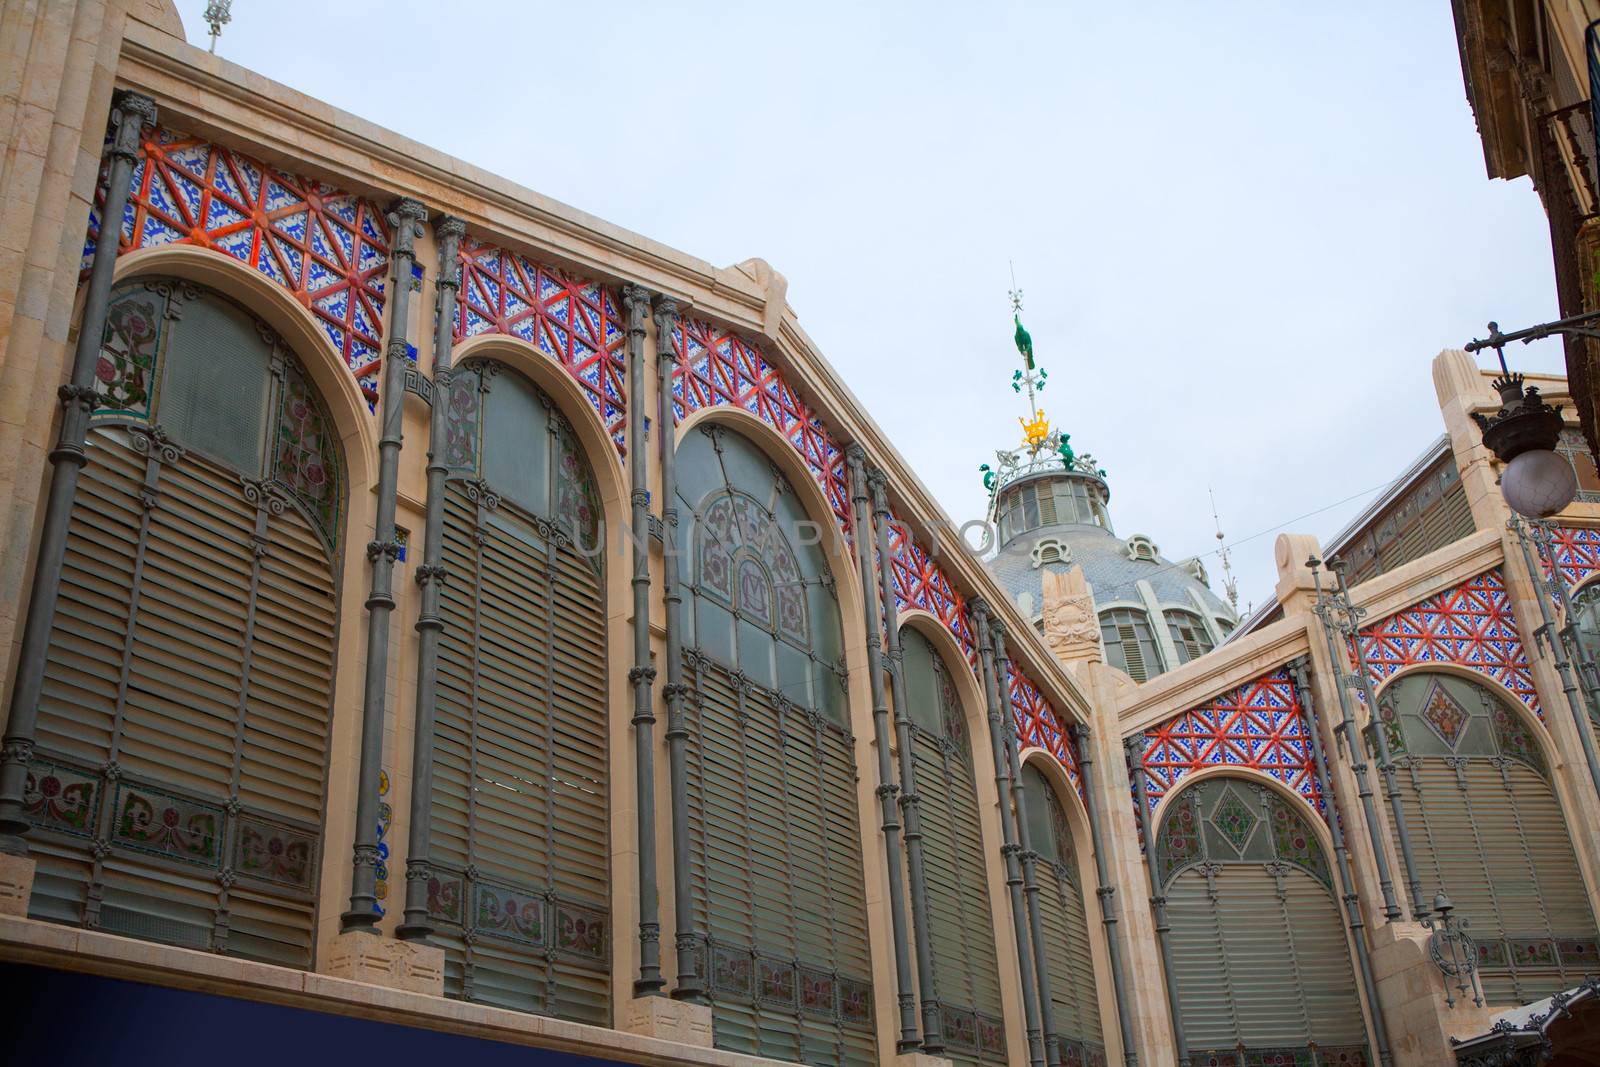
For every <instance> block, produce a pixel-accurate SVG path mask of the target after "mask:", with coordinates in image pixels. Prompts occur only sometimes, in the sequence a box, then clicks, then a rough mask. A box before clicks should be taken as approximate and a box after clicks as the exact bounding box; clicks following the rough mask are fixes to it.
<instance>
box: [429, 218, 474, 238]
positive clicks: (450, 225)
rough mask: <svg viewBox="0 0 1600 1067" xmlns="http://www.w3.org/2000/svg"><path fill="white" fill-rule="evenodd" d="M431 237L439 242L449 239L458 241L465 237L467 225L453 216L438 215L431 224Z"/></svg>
mask: <svg viewBox="0 0 1600 1067" xmlns="http://www.w3.org/2000/svg"><path fill="white" fill-rule="evenodd" d="M433 235H434V236H435V237H436V238H438V239H439V240H441V241H442V240H444V239H446V238H449V237H453V238H455V239H456V240H458V241H459V240H461V238H463V237H465V236H466V235H467V224H466V223H465V222H463V221H462V220H460V219H458V218H456V217H455V216H454V215H440V216H439V218H438V220H437V221H435V222H434V224H433Z"/></svg>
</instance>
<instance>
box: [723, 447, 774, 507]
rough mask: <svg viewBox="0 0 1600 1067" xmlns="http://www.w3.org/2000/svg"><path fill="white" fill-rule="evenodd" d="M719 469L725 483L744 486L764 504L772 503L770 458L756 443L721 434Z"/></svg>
mask: <svg viewBox="0 0 1600 1067" xmlns="http://www.w3.org/2000/svg"><path fill="white" fill-rule="evenodd" d="M722 469H723V471H724V472H725V473H726V474H727V477H728V485H729V486H731V487H733V488H735V489H743V490H744V491H745V492H747V493H749V494H750V495H751V496H753V497H755V498H756V500H758V501H760V503H761V505H762V506H763V507H770V506H771V504H772V486H773V469H772V461H771V460H770V459H768V458H767V455H766V453H765V452H762V451H761V450H760V449H759V448H757V447H756V446H755V445H753V444H751V443H750V442H749V441H747V440H746V439H744V438H743V437H740V436H739V435H738V434H734V433H724V434H723V435H722Z"/></svg>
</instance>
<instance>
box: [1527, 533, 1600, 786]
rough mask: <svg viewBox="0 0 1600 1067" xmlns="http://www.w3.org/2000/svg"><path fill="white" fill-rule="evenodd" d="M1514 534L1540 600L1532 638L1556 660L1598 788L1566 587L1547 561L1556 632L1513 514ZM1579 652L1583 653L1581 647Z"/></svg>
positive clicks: (1599, 774) (1599, 762) (1599, 758)
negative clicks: (1559, 608) (1558, 602)
mask: <svg viewBox="0 0 1600 1067" xmlns="http://www.w3.org/2000/svg"><path fill="white" fill-rule="evenodd" d="M1506 525H1507V526H1510V527H1511V529H1512V530H1513V531H1514V532H1515V533H1516V535H1517V543H1518V544H1519V545H1521V546H1522V560H1523V562H1524V564H1526V566H1527V568H1528V578H1529V580H1530V581H1532V582H1533V599H1534V600H1536V601H1537V602H1538V604H1539V618H1540V620H1541V621H1542V622H1543V625H1542V626H1540V627H1539V628H1538V629H1537V630H1535V631H1534V632H1533V636H1534V637H1535V639H1537V640H1539V641H1542V642H1543V643H1544V647H1545V650H1546V651H1547V652H1549V653H1550V659H1551V660H1552V661H1553V662H1554V663H1555V668H1556V673H1557V674H1558V675H1560V677H1561V692H1562V694H1563V695H1564V696H1565V697H1566V699H1567V707H1568V709H1570V710H1571V712H1572V721H1573V723H1574V724H1575V725H1576V726H1577V728H1578V742H1579V744H1581V745H1582V746H1583V758H1584V760H1585V762H1586V763H1587V764H1588V766H1589V781H1590V782H1591V783H1592V784H1593V785H1594V787H1595V789H1596V791H1600V755H1597V754H1596V753H1595V745H1594V728H1593V725H1592V724H1591V723H1590V722H1589V714H1588V709H1587V708H1586V707H1585V706H1584V699H1583V696H1582V695H1581V694H1580V693H1579V692H1578V683H1577V681H1576V679H1574V678H1573V669H1572V664H1571V663H1570V662H1568V660H1567V656H1566V649H1565V645H1566V642H1565V641H1564V640H1563V638H1564V637H1571V638H1573V639H1574V641H1573V643H1574V644H1576V643H1577V642H1576V637H1577V635H1576V633H1571V632H1570V631H1572V630H1573V624H1572V621H1571V620H1572V618H1573V614H1572V605H1570V604H1566V587H1565V586H1564V585H1562V584H1561V575H1560V572H1559V571H1557V570H1556V568H1555V561H1554V560H1553V559H1552V560H1551V561H1550V564H1551V567H1550V571H1551V587H1552V588H1555V589H1558V590H1560V594H1561V598H1562V602H1563V604H1564V605H1565V608H1566V614H1567V619H1568V623H1567V627H1566V629H1564V630H1562V631H1561V632H1560V633H1559V634H1558V633H1557V631H1556V623H1555V617H1554V615H1553V614H1552V613H1551V611H1550V604H1549V601H1548V600H1547V599H1546V594H1547V592H1548V590H1547V589H1542V588H1540V585H1541V584H1542V583H1541V581H1540V577H1541V574H1540V570H1539V566H1538V564H1536V563H1535V562H1534V559H1533V553H1532V552H1531V551H1529V549H1528V538H1527V536H1526V535H1525V534H1524V533H1523V531H1522V521H1521V520H1520V519H1518V518H1517V517H1516V516H1512V518H1511V520H1510V521H1509V522H1507V523H1506ZM1539 548H1540V554H1541V555H1543V554H1544V545H1543V543H1542V542H1541V543H1540V546H1539ZM1579 654H1580V655H1581V654H1582V650H1581V648H1580V650H1579Z"/></svg>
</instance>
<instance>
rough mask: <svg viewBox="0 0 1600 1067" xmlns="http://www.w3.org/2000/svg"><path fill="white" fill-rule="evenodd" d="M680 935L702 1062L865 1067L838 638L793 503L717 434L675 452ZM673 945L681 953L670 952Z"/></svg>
mask: <svg viewBox="0 0 1600 1067" xmlns="http://www.w3.org/2000/svg"><path fill="white" fill-rule="evenodd" d="M677 492H678V500H677V507H678V511H679V514H680V515H681V516H683V519H682V521H680V523H679V526H678V536H679V538H680V540H679V545H678V551H679V553H680V555H679V558H680V559H681V560H682V561H683V568H684V572H685V573H684V594H685V596H684V605H683V606H684V612H683V614H684V635H683V639H684V651H683V665H684V681H685V683H686V684H687V685H688V686H689V687H690V688H691V691H692V692H693V694H694V699H692V700H690V701H688V702H687V704H688V707H687V708H686V709H685V716H684V718H685V727H686V729H687V730H688V733H689V740H688V749H689V751H688V763H689V766H688V775H689V788H688V795H689V803H688V812H687V815H688V827H687V832H688V835H689V839H690V844H689V849H690V863H691V864H692V866H693V871H694V875H693V884H694V885H695V886H696V887H697V888H696V889H695V892H694V900H693V909H694V923H695V926H694V930H693V931H680V932H679V937H680V942H679V943H680V946H682V947H680V951H681V952H688V953H691V954H692V955H693V956H694V957H695V958H694V960H693V964H692V965H693V966H694V967H695V968H696V969H697V971H698V973H699V974H700V975H701V977H702V978H704V979H705V982H706V987H707V994H708V996H709V998H710V1000H711V1012H712V1035H713V1039H714V1040H715V1043H716V1045H717V1047H718V1048H724V1049H729V1050H731V1051H736V1052H744V1053H750V1054H756V1055H763V1056H768V1057H771V1058H774V1059H782V1060H789V1061H793V1062H806V1063H814V1064H822V1063H839V1064H863V1063H875V1062H877V1059H878V1057H877V1048H876V1042H875V1040H874V1032H873V1027H872V1023H873V1020H872V1014H871V1008H870V1005H871V1003H872V984H871V977H872V966H871V954H870V951H869V948H868V942H867V906H866V885H865V879H864V875H863V866H862V852H861V834H860V823H859V821H858V816H857V811H856V777H857V770H856V763H855V746H854V738H853V737H852V735H851V734H850V732H849V722H850V717H849V709H848V707H847V705H846V690H845V661H844V637H843V626H842V623H841V620H840V616H839V602H838V598H837V596H836V595H835V592H834V586H833V579H832V574H831V572H830V571H829V567H828V558H827V556H826V555H825V554H824V552H823V549H822V548H821V546H819V545H818V544H817V543H816V538H815V537H814V536H813V537H807V536H804V533H805V532H807V531H809V530H812V529H814V520H813V518H812V516H811V515H810V514H809V513H807V511H806V510H805V507H804V504H803V503H802V501H801V498H800V497H799V496H798V495H797V494H796V492H795V491H794V488H793V487H792V486H790V485H789V484H788V482H786V481H785V480H784V478H783V475H782V474H780V473H778V470H777V468H776V467H774V465H773V464H772V461H771V460H770V459H768V458H767V455H766V453H765V452H763V451H761V449H760V448H758V447H757V446H756V445H755V444H754V443H753V442H751V441H750V440H748V439H747V438H745V437H743V436H741V435H739V434H738V433H735V432H734V431H732V430H729V429H726V428H724V427H721V426H716V425H712V426H708V427H705V428H704V432H701V431H695V432H692V433H690V434H688V435H687V436H686V437H685V438H684V439H683V440H682V441H681V442H680V443H679V445H678V485H677ZM685 941H687V944H685Z"/></svg>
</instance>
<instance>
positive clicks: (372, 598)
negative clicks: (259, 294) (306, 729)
mask: <svg viewBox="0 0 1600 1067" xmlns="http://www.w3.org/2000/svg"><path fill="white" fill-rule="evenodd" d="M427 221H428V209H427V208H425V207H423V206H422V204H420V203H418V202H417V201H415V200H412V199H409V198H402V199H400V200H397V201H395V203H394V206H392V207H391V208H390V209H389V225H391V226H393V227H394V242H393V244H392V246H391V247H390V251H389V266H390V270H389V340H388V343H387V344H386V345H385V346H384V350H383V387H382V395H381V397H380V403H382V405H383V421H382V426H383V433H382V435H381V436H380V437H379V438H378V514H377V521H376V522H375V523H374V524H373V531H372V542H371V543H370V544H368V545H367V558H368V559H369V560H371V561H372V591H371V592H370V593H369V594H368V595H367V673H366V678H365V686H364V689H363V691H362V696H361V770H360V774H359V777H358V778H357V780H356V832H355V844H354V846H353V847H352V848H351V861H350V867H351V870H350V910H349V911H347V912H345V913H344V914H343V915H341V916H340V917H339V919H340V928H341V930H342V931H343V932H345V933H350V932H353V931H359V932H362V933H376V932H377V929H376V927H377V923H378V914H377V911H376V910H375V909H376V905H377V903H378V894H377V880H378V776H379V775H380V774H381V773H382V772H383V719H384V714H385V710H386V705H387V703H388V697H389V693H388V682H389V619H390V616H391V615H393V614H394V564H395V560H397V559H398V558H399V556H400V545H399V542H398V541H397V540H396V539H395V527H394V513H395V498H396V495H397V493H398V489H399V483H400V441H401V437H402V434H401V429H402V425H403V422H404V415H405V403H406V391H405V372H406V366H407V364H408V363H410V358H409V356H408V355H407V348H408V344H407V341H406V333H407V330H408V329H409V325H410V317H409V316H410V311H411V290H412V288H413V287H414V282H413V279H412V274H411V268H412V265H413V264H415V263H416V260H417V248H416V239H417V238H418V237H421V236H422V224H423V223H424V222H427Z"/></svg>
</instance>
